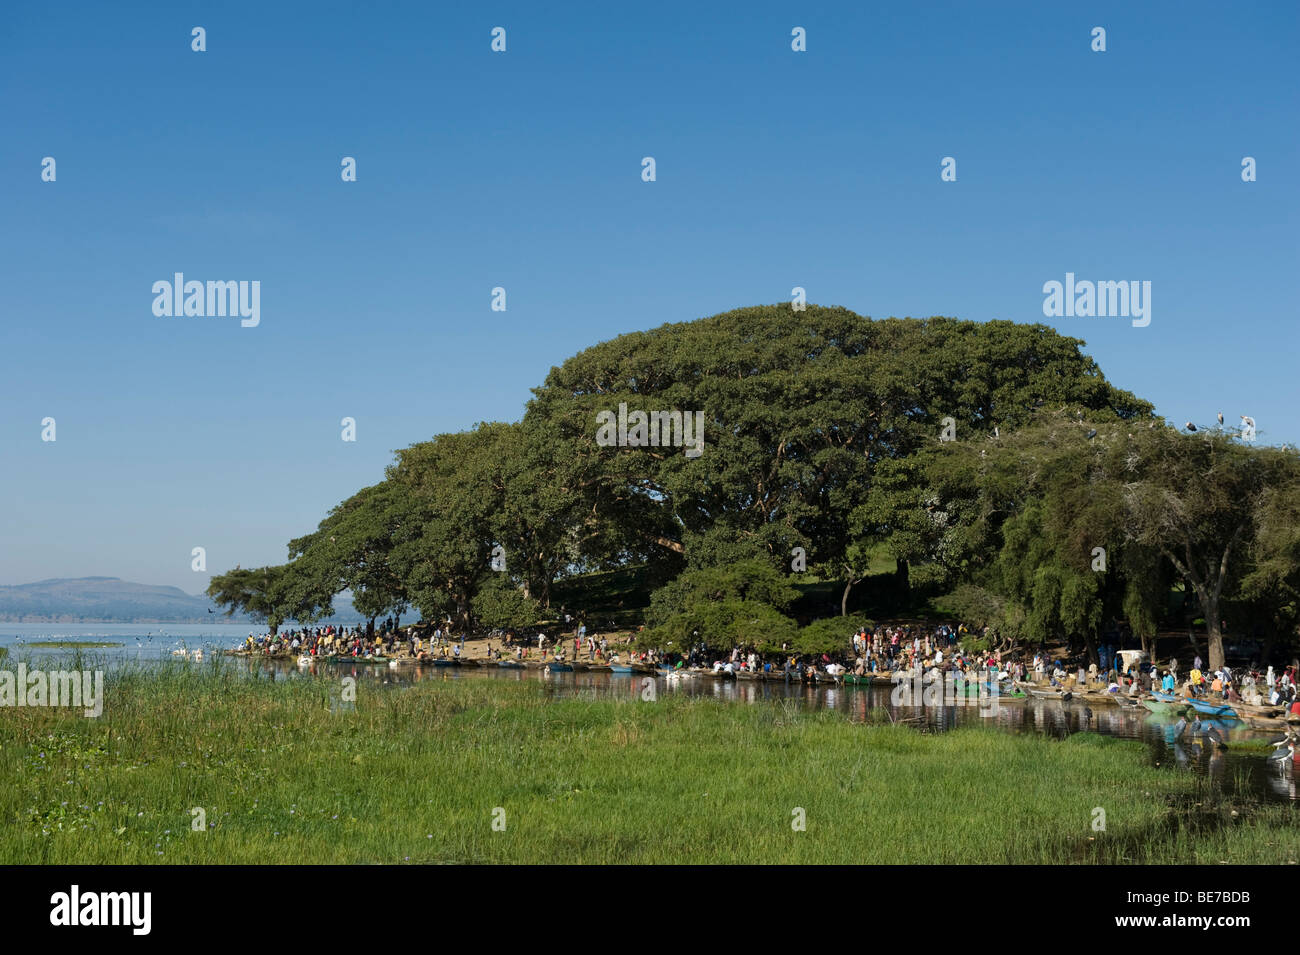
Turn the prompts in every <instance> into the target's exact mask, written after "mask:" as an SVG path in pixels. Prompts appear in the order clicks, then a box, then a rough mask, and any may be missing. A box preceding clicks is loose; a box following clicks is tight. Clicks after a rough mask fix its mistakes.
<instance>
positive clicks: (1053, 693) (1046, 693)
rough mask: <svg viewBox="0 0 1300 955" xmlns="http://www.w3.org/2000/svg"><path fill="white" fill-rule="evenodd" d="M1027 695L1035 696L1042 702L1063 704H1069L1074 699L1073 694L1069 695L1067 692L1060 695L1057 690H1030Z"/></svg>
mask: <svg viewBox="0 0 1300 955" xmlns="http://www.w3.org/2000/svg"><path fill="white" fill-rule="evenodd" d="M1029 695H1030V696H1036V697H1038V698H1039V699H1042V700H1060V701H1061V702H1063V703H1069V702H1070V701H1071V700H1072V699H1074V694H1073V693H1070V692H1069V691H1068V690H1067V691H1066V692H1065V693H1062V692H1060V691H1059V690H1030V691H1029Z"/></svg>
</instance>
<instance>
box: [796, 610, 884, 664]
mask: <svg viewBox="0 0 1300 955" xmlns="http://www.w3.org/2000/svg"><path fill="white" fill-rule="evenodd" d="M872 626H874V624H873V623H872V621H871V620H868V619H867V618H866V617H864V616H862V615H861V614H850V615H849V616H847V617H826V618H823V619H821V620H814V621H813V622H812V623H810V624H808V626H806V627H801V628H800V629H799V632H798V633H797V634H796V635H795V638H794V641H793V643H792V644H791V649H792V650H794V651H795V652H796V653H801V654H807V655H809V656H820V655H821V654H823V653H827V654H843V653H848V652H850V651H851V650H852V649H853V634H855V633H857V632H858V631H859V630H861V629H862V628H864V627H872Z"/></svg>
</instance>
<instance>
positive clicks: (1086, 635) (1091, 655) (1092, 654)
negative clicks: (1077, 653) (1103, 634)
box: [1083, 630, 1101, 666]
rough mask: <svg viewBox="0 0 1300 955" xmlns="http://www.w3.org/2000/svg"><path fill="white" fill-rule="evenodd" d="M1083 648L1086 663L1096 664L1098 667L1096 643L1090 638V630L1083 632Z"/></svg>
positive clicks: (1099, 659) (1099, 660)
mask: <svg viewBox="0 0 1300 955" xmlns="http://www.w3.org/2000/svg"><path fill="white" fill-rule="evenodd" d="M1083 646H1084V649H1085V650H1086V651H1087V653H1088V662H1089V663H1096V664H1097V665H1098V666H1100V665H1101V657H1099V656H1098V655H1097V641H1096V640H1094V639H1093V638H1092V631H1091V630H1085V631H1084V632H1083Z"/></svg>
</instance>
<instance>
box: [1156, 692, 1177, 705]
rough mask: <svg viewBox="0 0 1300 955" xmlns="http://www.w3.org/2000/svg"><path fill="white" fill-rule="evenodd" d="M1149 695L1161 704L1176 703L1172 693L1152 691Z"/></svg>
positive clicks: (1175, 696)
mask: <svg viewBox="0 0 1300 955" xmlns="http://www.w3.org/2000/svg"><path fill="white" fill-rule="evenodd" d="M1151 695H1152V696H1153V697H1155V698H1156V699H1157V700H1159V701H1160V702H1161V703H1177V702H1178V696H1177V694H1174V693H1161V692H1160V691H1159V690H1152V691H1151Z"/></svg>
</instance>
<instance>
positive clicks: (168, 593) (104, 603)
mask: <svg viewBox="0 0 1300 955" xmlns="http://www.w3.org/2000/svg"><path fill="white" fill-rule="evenodd" d="M209 608H211V609H213V610H214V611H216V612H215V613H208V609H209ZM334 610H335V618H336V619H340V620H342V621H343V622H348V623H350V622H353V621H355V620H356V619H357V617H356V612H355V611H354V610H353V609H352V603H351V601H349V600H348V599H347V598H343V597H336V598H335V599H334ZM0 620H6V621H17V622H22V623H247V622H248V621H249V618H248V617H247V616H245V615H243V614H235V615H234V616H232V617H227V616H226V615H225V614H224V613H223V612H222V611H221V610H220V609H219V608H217V607H214V606H213V605H212V602H211V601H210V600H209V599H208V598H207V597H206V596H204V595H202V594H187V593H186V592H185V591H183V590H181V589H180V588H179V587H162V586H157V585H155V584H136V583H132V582H131V581H129V580H122V579H121V578H119V577H73V578H54V579H51V580H40V581H37V582H36V583H33V584H18V585H16V586H12V587H5V586H0Z"/></svg>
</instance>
